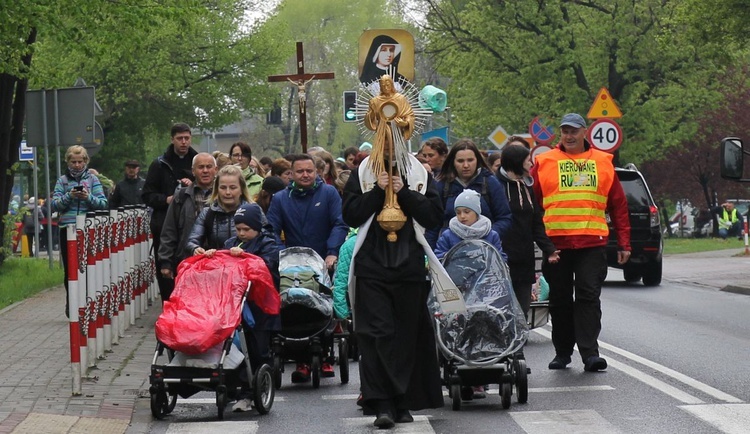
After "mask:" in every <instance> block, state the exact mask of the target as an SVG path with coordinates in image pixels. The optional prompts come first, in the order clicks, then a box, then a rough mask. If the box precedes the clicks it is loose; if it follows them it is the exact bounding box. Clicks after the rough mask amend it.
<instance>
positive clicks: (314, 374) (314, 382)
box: [310, 354, 320, 389]
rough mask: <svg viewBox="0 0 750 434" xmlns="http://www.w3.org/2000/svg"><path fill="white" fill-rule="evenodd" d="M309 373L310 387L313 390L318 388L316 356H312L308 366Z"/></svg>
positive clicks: (318, 372) (317, 361)
mask: <svg viewBox="0 0 750 434" xmlns="http://www.w3.org/2000/svg"><path fill="white" fill-rule="evenodd" d="M310 373H311V374H312V386H313V389H317V388H318V387H320V355H319V354H316V355H314V356H312V363H311V364H310Z"/></svg>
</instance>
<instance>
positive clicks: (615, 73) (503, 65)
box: [423, 0, 720, 162]
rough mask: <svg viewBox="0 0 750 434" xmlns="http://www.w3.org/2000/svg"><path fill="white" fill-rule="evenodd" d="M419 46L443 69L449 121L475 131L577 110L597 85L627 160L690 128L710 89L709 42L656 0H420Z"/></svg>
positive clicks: (517, 126) (519, 127) (518, 127)
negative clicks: (612, 107)
mask: <svg viewBox="0 0 750 434" xmlns="http://www.w3.org/2000/svg"><path fill="white" fill-rule="evenodd" d="M423 3H424V4H425V5H426V6H427V8H428V13H427V24H426V26H425V30H426V33H427V38H428V51H429V53H430V54H432V55H433V56H434V57H435V59H436V60H435V61H436V62H437V65H438V66H437V68H438V71H439V72H440V73H441V74H442V75H443V76H445V77H449V78H451V79H452V80H451V83H450V86H449V87H448V90H449V92H448V94H449V98H450V100H451V106H452V108H453V113H454V124H455V125H456V127H457V128H458V129H459V131H460V133H461V134H462V135H465V136H469V137H476V138H479V139H480V141H484V137H486V136H487V134H488V133H489V132H491V131H492V130H493V129H494V127H495V126H496V125H498V124H501V125H503V126H505V127H506V129H508V130H509V131H524V130H526V128H527V125H528V123H529V121H530V120H531V119H532V118H533V117H534V116H536V115H546V116H548V117H551V118H553V119H559V117H560V116H561V115H562V114H564V113H566V112H571V111H575V112H579V113H582V114H584V115H585V114H586V113H587V111H588V108H589V107H590V105H591V103H592V102H593V100H594V97H595V96H596V94H597V92H598V90H599V88H600V87H607V88H608V89H609V91H610V93H611V94H612V96H613V97H614V98H615V100H616V101H617V102H618V103H619V105H620V108H621V110H622V111H623V113H624V117H623V118H622V119H621V120H620V123H621V125H622V127H623V130H624V137H625V142H624V145H623V146H622V147H621V148H620V149H621V150H622V151H623V152H622V154H623V158H624V159H625V160H627V161H635V162H640V161H642V160H643V159H649V158H652V157H653V156H655V155H659V154H660V153H661V152H662V149H666V148H668V147H670V146H673V145H675V144H677V143H680V142H681V141H682V140H684V139H686V138H687V137H690V136H691V135H693V134H694V133H695V131H696V129H697V125H696V123H695V122H694V121H693V119H694V118H695V114H696V112H697V111H700V110H703V109H704V108H706V107H707V106H710V105H711V104H712V101H714V100H715V99H716V96H717V95H718V93H717V91H716V86H715V82H714V81H713V80H712V79H713V77H714V75H715V74H716V72H717V70H719V69H720V68H718V67H717V66H716V65H715V64H713V63H712V62H711V57H710V54H712V53H711V51H710V47H706V46H701V45H697V44H693V43H691V42H690V41H689V40H688V38H687V36H685V35H683V34H682V33H681V31H682V30H683V29H684V25H681V24H679V23H677V22H676V21H675V20H674V19H673V16H674V14H675V10H676V8H677V5H678V4H679V2H676V1H663V0H644V1H638V2H633V1H625V0H608V1H601V0H592V1H586V2H578V1H575V2H572V1H567V0H550V1H545V2H541V1H538V2H529V1H522V0H511V1H504V2H496V1H490V0H466V1H450V0H424V1H423Z"/></svg>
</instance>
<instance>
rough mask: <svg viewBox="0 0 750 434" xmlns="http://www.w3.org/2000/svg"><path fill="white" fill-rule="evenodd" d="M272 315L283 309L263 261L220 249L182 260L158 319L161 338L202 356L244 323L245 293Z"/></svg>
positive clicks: (169, 344) (251, 256) (181, 349)
mask: <svg viewBox="0 0 750 434" xmlns="http://www.w3.org/2000/svg"><path fill="white" fill-rule="evenodd" d="M248 282H252V285H251V290H250V292H249V294H248V295H247V302H248V303H255V305H257V306H258V307H259V308H260V309H261V310H262V311H263V312H265V313H267V314H269V315H277V314H278V313H279V305H280V300H279V294H278V293H277V292H276V288H275V286H274V284H273V279H272V278H271V275H270V273H269V272H268V269H267V267H266V264H265V262H263V259H261V258H259V257H257V256H254V255H250V254H243V255H241V256H239V257H234V256H231V255H230V254H229V251H218V252H216V253H215V254H214V256H213V257H212V258H208V257H206V256H192V257H190V258H187V259H185V260H184V261H182V262H181V263H180V266H179V268H178V272H177V280H176V282H175V288H174V291H173V292H172V295H171V296H170V297H169V300H168V301H165V302H164V308H163V311H162V313H161V314H160V315H159V319H158V320H156V325H155V329H156V338H157V339H158V340H159V341H160V342H162V343H163V344H164V345H166V346H167V347H168V348H171V349H173V350H175V351H179V352H183V353H185V354H188V355H194V354H202V353H205V352H206V351H208V350H209V349H210V348H212V347H214V346H216V345H218V344H220V343H221V342H223V341H224V340H225V339H227V338H229V337H230V336H231V335H232V333H233V332H234V329H235V328H236V327H237V325H238V324H239V323H240V318H241V315H240V312H241V310H242V306H241V305H240V303H241V302H242V297H243V295H244V293H245V291H246V290H247V286H248Z"/></svg>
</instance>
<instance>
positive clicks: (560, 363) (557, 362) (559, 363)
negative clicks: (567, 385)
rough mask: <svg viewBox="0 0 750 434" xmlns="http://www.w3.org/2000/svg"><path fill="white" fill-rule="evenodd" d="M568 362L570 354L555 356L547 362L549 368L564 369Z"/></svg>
mask: <svg viewBox="0 0 750 434" xmlns="http://www.w3.org/2000/svg"><path fill="white" fill-rule="evenodd" d="M569 364H570V356H560V355H557V356H555V358H554V359H552V361H551V362H549V366H548V368H549V369H565V368H566V367H567V366H568V365H569Z"/></svg>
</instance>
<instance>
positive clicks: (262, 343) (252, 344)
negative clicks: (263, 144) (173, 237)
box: [206, 203, 281, 411]
mask: <svg viewBox="0 0 750 434" xmlns="http://www.w3.org/2000/svg"><path fill="white" fill-rule="evenodd" d="M263 220H264V218H263V211H262V210H261V208H260V206H259V205H258V204H256V203H244V204H242V205H240V207H239V208H237V211H235V213H234V226H235V229H236V230H237V235H236V236H234V237H232V238H230V239H228V240H227V241H226V242H225V243H224V248H225V249H229V253H230V254H231V255H232V256H240V255H242V254H243V253H250V254H253V255H255V256H258V257H259V258H261V259H263V262H265V263H266V267H267V268H268V271H269V272H270V273H271V276H272V277H273V283H274V285H275V286H276V290H277V291H278V290H279V251H280V250H281V246H279V245H278V244H277V243H276V237H275V236H274V235H273V234H272V233H270V232H269V231H268V230H264V228H263ZM206 253H207V254H208V252H206ZM251 290H252V288H251ZM250 311H251V312H252V313H253V318H254V319H255V326H254V327H253V328H252V329H250V328H248V327H245V326H244V323H243V327H244V328H245V339H246V340H247V341H248V342H247V343H248V350H249V353H250V365H251V366H252V368H253V371H255V370H256V369H257V368H258V367H259V366H260V365H261V364H262V363H268V362H269V360H270V348H271V335H272V333H273V332H274V331H278V330H281V318H280V317H279V316H278V315H268V314H265V313H263V311H262V310H260V309H258V308H257V307H256V306H255V305H254V304H250ZM240 393H241V395H240V397H239V399H238V400H237V403H236V404H235V405H234V406H233V407H232V411H247V410H249V409H250V407H251V402H252V399H251V398H250V389H249V388H248V387H246V386H245V385H244V384H243V388H242V391H241V392H240Z"/></svg>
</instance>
